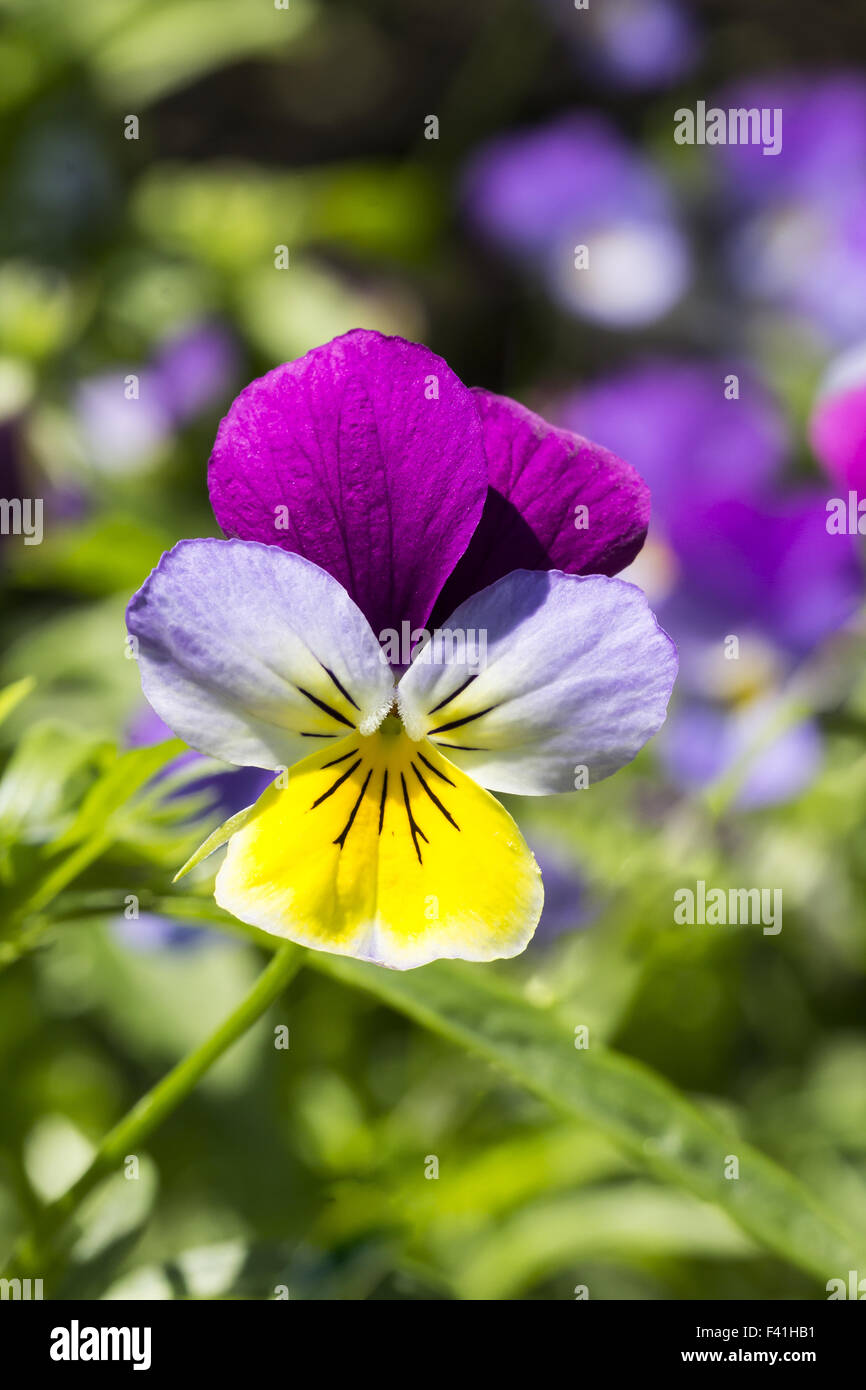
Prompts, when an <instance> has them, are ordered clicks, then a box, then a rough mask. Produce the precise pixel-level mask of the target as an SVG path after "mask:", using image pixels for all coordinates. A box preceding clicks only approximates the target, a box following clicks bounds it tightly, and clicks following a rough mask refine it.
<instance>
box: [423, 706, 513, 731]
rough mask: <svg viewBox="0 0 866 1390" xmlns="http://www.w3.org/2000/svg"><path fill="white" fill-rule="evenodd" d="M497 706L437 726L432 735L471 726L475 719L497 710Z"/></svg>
mask: <svg viewBox="0 0 866 1390" xmlns="http://www.w3.org/2000/svg"><path fill="white" fill-rule="evenodd" d="M496 708H497V706H496V705H488V706H487V708H486V709H480V710H477V711H476V712H475V714H464V716H463V718H462V719H452V720H451V721H450V723H448V724H437V726H436V728H435V729H431V730H430V732H431V734H444V733H446V732H447V730H448V729H459V728H460V727H461V725H463V724H471V723H472V721H473V719H480V718H481V716H482V715H483V714H489V713H490V711H491V710H494V709H496Z"/></svg>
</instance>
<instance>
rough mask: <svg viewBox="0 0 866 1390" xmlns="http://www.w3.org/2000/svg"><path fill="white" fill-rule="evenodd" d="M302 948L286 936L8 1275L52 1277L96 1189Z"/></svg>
mask: <svg viewBox="0 0 866 1390" xmlns="http://www.w3.org/2000/svg"><path fill="white" fill-rule="evenodd" d="M302 961H303V955H302V952H301V950H300V948H299V947H298V946H296V945H294V944H293V943H292V942H286V944H285V945H284V946H282V947H281V948H280V949H279V950H278V951H277V953H276V954H275V955H274V957H273V959H272V960H271V961H270V962H269V963H268V965H267V967H266V969H265V970H264V971H263V972H262V974H261V975H260V976H259V978H258V979H257V980H256V982H255V984H254V985H253V987H252V989H251V990H250V991H249V993H248V994H247V995H246V996H245V998H244V999H242V1001H241V1002H240V1004H239V1005H238V1006H237V1008H236V1009H235V1010H234V1012H233V1013H231V1014H230V1015H229V1017H228V1018H227V1019H225V1020H224V1022H223V1023H221V1024H220V1026H219V1027H218V1028H217V1029H216V1030H215V1031H214V1032H213V1033H212V1034H211V1035H210V1037H208V1038H206V1039H205V1041H204V1042H203V1043H201V1044H200V1045H199V1046H198V1047H197V1048H195V1049H194V1050H193V1051H192V1052H190V1053H189V1054H188V1055H187V1056H186V1057H184V1058H183V1060H182V1061H180V1062H178V1064H177V1065H176V1066H174V1067H172V1069H171V1071H170V1072H168V1073H167V1074H166V1075H165V1076H164V1077H163V1078H162V1080H161V1081H158V1082H157V1084H156V1085H155V1086H153V1087H152V1088H151V1090H149V1091H148V1092H147V1093H146V1094H145V1095H143V1096H142V1097H141V1099H140V1100H139V1101H137V1102H136V1104H135V1105H134V1106H133V1107H132V1109H131V1110H130V1111H129V1112H128V1113H127V1114H126V1115H125V1116H124V1117H123V1119H122V1120H120V1121H119V1122H118V1123H117V1124H116V1125H115V1126H114V1128H113V1129H112V1130H110V1131H109V1133H108V1134H107V1135H106V1136H105V1138H104V1139H103V1141H102V1143H101V1144H100V1146H99V1148H98V1149H97V1151H96V1153H95V1155H94V1157H93V1160H92V1162H91V1164H90V1166H89V1167H88V1168H87V1169H86V1170H85V1171H84V1172H83V1173H82V1174H81V1177H80V1178H78V1179H77V1181H76V1182H74V1183H73V1184H72V1186H71V1187H70V1188H69V1189H68V1190H67V1191H66V1192H64V1193H63V1195H62V1196H61V1197H58V1198H57V1200H56V1201H54V1202H51V1203H50V1204H49V1205H47V1206H46V1207H44V1208H43V1210H42V1212H41V1213H40V1215H39V1217H38V1219H37V1220H36V1222H35V1223H34V1226H33V1229H32V1230H31V1231H30V1232H29V1233H28V1235H27V1236H25V1237H24V1238H22V1240H21V1241H20V1242H19V1244H18V1246H17V1247H16V1249H15V1251H14V1252H13V1255H12V1257H11V1260H10V1263H9V1266H8V1268H7V1269H6V1270H5V1271H4V1275H5V1276H6V1277H10V1278H15V1277H17V1278H26V1277H28V1276H35V1277H39V1278H43V1279H44V1278H46V1277H50V1275H51V1272H52V1270H53V1268H54V1267H55V1265H56V1262H57V1260H58V1258H59V1256H60V1254H61V1253H62V1251H63V1250H64V1249H65V1248H66V1246H67V1244H68V1240H69V1236H68V1228H69V1226H70V1223H71V1221H72V1218H73V1217H74V1216H75V1214H76V1212H77V1211H78V1210H79V1208H80V1207H81V1204H82V1203H83V1201H84V1200H85V1198H86V1197H88V1196H89V1194H90V1193H91V1192H92V1191H93V1189H94V1188H95V1187H96V1186H97V1185H98V1183H100V1182H101V1181H102V1179H103V1178H105V1177H107V1176H108V1175H109V1174H110V1173H111V1172H112V1171H114V1170H116V1169H117V1168H118V1167H119V1165H120V1164H121V1163H122V1162H123V1159H124V1158H125V1156H126V1155H127V1154H129V1153H130V1152H134V1151H135V1150H136V1149H137V1148H138V1147H140V1146H141V1144H142V1143H143V1142H144V1141H145V1140H146V1139H147V1137H148V1135H150V1134H152V1133H153V1131H154V1130H155V1129H157V1128H158V1126H159V1125H160V1124H162V1122H163V1120H165V1119H167V1117H168V1116H169V1115H170V1114H171V1113H172V1111H173V1110H175V1109H177V1107H178V1106H179V1105H180V1104H181V1103H182V1102H183V1101H184V1100H185V1099H186V1097H187V1096H188V1095H189V1094H190V1092H191V1091H192V1090H193V1089H194V1088H195V1086H196V1085H197V1084H198V1082H199V1081H200V1080H201V1078H202V1077H203V1076H204V1075H205V1073H206V1072H207V1071H209V1070H210V1068H211V1067H212V1066H213V1065H214V1063H215V1062H217V1061H219V1059H220V1057H222V1055H223V1054H224V1053H225V1052H227V1051H228V1049H229V1048H230V1047H231V1046H232V1044H233V1043H235V1042H237V1041H238V1040H239V1039H240V1038H241V1037H243V1035H244V1034H245V1033H246V1032H247V1030H248V1029H249V1028H251V1027H252V1025H253V1024H254V1023H256V1022H257V1021H258V1020H259V1019H260V1018H261V1017H262V1015H263V1014H264V1013H265V1011H266V1010H267V1009H268V1008H269V1007H270V1005H271V1004H272V1003H273V1002H274V1000H275V999H277V998H279V996H280V994H282V992H283V990H284V989H285V988H286V986H287V985H288V984H289V983H290V982H291V980H292V979H293V978H294V976H295V975H296V974H297V972H298V970H299V969H300V967H301V964H302Z"/></svg>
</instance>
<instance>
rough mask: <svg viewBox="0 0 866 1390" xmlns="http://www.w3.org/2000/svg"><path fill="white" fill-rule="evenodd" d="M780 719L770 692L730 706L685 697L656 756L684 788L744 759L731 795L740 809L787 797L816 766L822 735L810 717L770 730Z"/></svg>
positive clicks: (718, 775) (802, 787)
mask: <svg viewBox="0 0 866 1390" xmlns="http://www.w3.org/2000/svg"><path fill="white" fill-rule="evenodd" d="M780 717H783V711H782V708H781V703H780V701H779V700H778V699H775V698H773V697H772V696H770V697H768V698H764V699H759V700H756V701H754V702H752V703H749V704H746V705H741V706H734V707H733V708H732V709H728V708H725V707H724V706H720V705H718V704H712V703H710V702H708V701H707V702H704V701H698V700H686V701H685V702H684V703H683V704H682V705H681V706H680V707H679V708H678V709H677V710H676V711H675V712H674V715H673V717H672V718H671V719H670V720H669V722H668V725H667V727H666V729H665V730H664V731H663V737H660V739H659V742H658V752H659V757H660V759H661V762H662V764H663V766H664V767H665V768H666V770H667V773H668V775H669V776H670V778H671V780H672V781H673V782H674V783H675V784H676V785H677V786H679V787H681V788H683V789H684V790H687V791H699V790H700V789H701V788H702V787H705V786H707V785H709V784H710V783H712V782H717V781H719V780H720V779H721V778H723V777H724V776H725V774H726V773H729V772H731V771H733V770H734V769H735V768H736V767H737V765H738V763H739V762H740V760H741V759H743V760H744V767H745V768H746V769H747V770H746V771H744V775H743V780H742V782H741V783H740V785H739V787H738V789H737V793H736V797H735V804H736V805H737V806H738V807H739V808H740V809H742V810H750V809H754V808H755V807H758V806H769V805H775V804H778V803H780V802H784V801H790V800H791V799H792V798H793V797H795V796H798V795H799V794H800V792H802V791H804V790H805V788H806V787H807V786H808V785H809V784H810V782H811V781H812V780H813V778H814V777H815V775H816V773H817V772H818V770H819V768H820V766H821V758H822V744H821V735H820V732H819V730H818V727H817V725H816V724H815V723H813V721H811V720H804V721H802V722H801V723H798V724H795V725H791V726H789V727H786V728H784V729H783V730H782V732H780V733H776V734H773V733H772V732H771V731H772V729H773V724H774V722H775V721H776V720H777V719H780Z"/></svg>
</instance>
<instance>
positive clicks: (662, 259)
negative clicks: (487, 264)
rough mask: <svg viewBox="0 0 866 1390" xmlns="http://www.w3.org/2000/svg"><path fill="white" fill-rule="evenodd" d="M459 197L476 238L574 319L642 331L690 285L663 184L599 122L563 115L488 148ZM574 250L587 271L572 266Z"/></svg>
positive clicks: (468, 173)
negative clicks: (512, 260) (516, 265)
mask: <svg viewBox="0 0 866 1390" xmlns="http://www.w3.org/2000/svg"><path fill="white" fill-rule="evenodd" d="M462 196H463V204H464V207H465V209H466V214H467V216H468V218H469V221H470V222H471V224H472V225H473V226H474V227H475V229H476V230H477V231H478V232H479V233H480V235H481V236H482V237H484V238H485V240H487V241H488V242H490V243H491V244H492V245H494V246H496V247H497V248H498V249H500V250H501V251H503V252H505V253H507V254H509V255H512V256H514V257H516V258H518V259H520V260H522V261H524V262H525V263H526V264H527V265H528V267H529V268H530V269H533V270H534V271H535V272H536V273H537V274H539V275H540V276H541V277H542V278H543V279H544V281H545V283H546V284H547V287H548V290H549V292H550V293H551V294H552V295H553V297H554V298H555V299H556V300H557V301H559V302H560V303H561V304H562V305H563V306H564V307H565V308H566V309H568V310H569V311H571V312H573V313H575V314H578V315H580V316H581V317H584V318H588V319H591V320H593V321H595V322H599V323H604V324H606V325H609V326H611V327H617V328H625V327H630V326H632V325H635V324H643V323H649V322H652V321H653V320H654V319H657V318H659V317H660V316H661V315H662V314H664V313H666V312H667V311H668V310H669V309H670V308H671V307H672V306H673V305H674V304H675V303H676V301H677V300H678V299H679V298H680V296H681V294H682V293H683V291H684V289H685V287H686V284H687V282H688V279H689V275H690V256H689V249H688V246H687V244H686V242H685V239H684V237H683V235H682V232H681V230H680V228H679V226H678V224H677V220H676V215H675V211H674V204H673V200H672V198H671V196H670V192H669V190H668V188H667V185H666V184H665V182H664V180H663V178H662V177H661V175H660V174H659V173H658V171H657V170H656V169H654V168H653V167H652V165H651V164H650V163H649V162H648V161H646V160H645V159H644V158H643V157H642V156H641V155H639V154H638V153H636V152H635V150H633V149H632V148H631V146H630V145H628V144H627V142H625V141H624V140H623V139H622V137H621V136H620V135H619V134H618V133H617V131H616V130H615V129H614V128H613V127H612V126H611V125H609V124H608V123H607V122H606V121H605V120H604V118H603V117H601V116H598V115H594V114H593V115H584V114H573V115H567V116H564V117H560V118H559V119H557V120H556V121H554V122H552V123H551V124H549V125H547V126H541V127H538V128H537V129H534V130H529V131H521V132H517V133H515V134H509V135H505V136H501V137H499V138H498V139H496V140H493V141H491V142H490V143H489V144H488V145H485V146H483V147H482V148H481V149H480V150H478V151H476V153H475V155H474V156H473V157H472V159H471V160H470V162H469V164H468V166H467V168H466V170H465V172H464V176H463V194H462ZM580 246H586V247H588V251H589V255H588V266H587V267H585V268H577V267H576V265H575V253H576V248H577V247H580Z"/></svg>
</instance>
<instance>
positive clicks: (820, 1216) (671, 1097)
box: [307, 952, 866, 1285]
mask: <svg viewBox="0 0 866 1390" xmlns="http://www.w3.org/2000/svg"><path fill="white" fill-rule="evenodd" d="M307 964H308V965H311V966H314V967H315V968H316V969H317V970H320V971H322V972H323V973H325V974H327V975H330V976H331V977H332V978H334V979H337V980H340V981H342V982H343V983H344V984H347V985H351V986H356V987H360V988H362V989H365V990H368V991H369V992H370V993H371V994H373V995H375V996H376V997H377V998H378V999H380V1000H381V1001H382V1002H383V1003H385V1004H388V1005H390V1006H391V1007H392V1008H394V1009H398V1010H399V1011H400V1012H401V1013H404V1014H406V1015H408V1017H410V1018H412V1019H414V1020H415V1021H416V1022H417V1023H420V1024H422V1025H423V1026H424V1027H426V1028H429V1029H431V1030H432V1031H434V1032H436V1033H439V1034H441V1035H442V1036H443V1037H444V1038H447V1039H448V1040H450V1041H451V1042H454V1043H456V1044H458V1045H459V1046H461V1047H465V1048H467V1049H469V1050H470V1051H472V1052H474V1053H477V1054H479V1055H480V1056H482V1057H486V1058H487V1059H488V1060H489V1061H491V1062H493V1063H495V1064H497V1065H498V1066H500V1067H501V1068H502V1069H503V1070H504V1071H506V1072H507V1073H508V1074H509V1075H510V1076H511V1077H512V1078H513V1080H515V1081H516V1082H518V1083H519V1084H520V1085H522V1086H525V1087H526V1088H527V1090H529V1091H532V1092H533V1093H534V1094H535V1095H538V1096H540V1097H542V1098H543V1099H544V1100H546V1101H548V1102H549V1103H550V1105H552V1106H553V1107H555V1108H556V1109H557V1110H559V1111H561V1112H564V1113H565V1114H567V1115H570V1116H571V1117H572V1118H575V1119H579V1120H581V1121H584V1122H586V1123H589V1124H592V1125H594V1126H596V1127H597V1128H598V1129H599V1130H600V1131H601V1132H602V1133H603V1134H606V1135H607V1136H608V1137H610V1138H611V1139H613V1140H615V1141H616V1142H617V1143H618V1144H620V1145H621V1146H622V1148H623V1149H624V1150H625V1151H626V1153H628V1154H630V1155H631V1156H632V1157H634V1158H635V1159H637V1160H638V1161H639V1162H640V1163H641V1164H642V1165H643V1167H645V1168H647V1169H648V1170H649V1171H650V1172H652V1173H654V1174H655V1175H656V1176H657V1177H659V1178H661V1179H662V1180H663V1181H665V1182H669V1183H673V1184H674V1185H676V1186H677V1187H681V1188H683V1189H685V1190H686V1191H688V1192H691V1193H693V1194H694V1195H695V1196H696V1197H699V1198H701V1199H702V1200H703V1201H705V1202H710V1203H713V1204H714V1205H715V1206H717V1207H719V1208H721V1210H723V1211H724V1212H726V1214H727V1215H728V1216H729V1217H731V1218H732V1219H733V1220H734V1221H735V1222H736V1223H737V1224H738V1225H739V1226H740V1227H741V1228H742V1229H743V1230H744V1231H745V1232H746V1233H747V1234H748V1235H750V1236H752V1238H753V1239H754V1240H756V1241H757V1242H758V1243H759V1244H760V1245H762V1246H763V1247H764V1248H766V1249H767V1250H770V1251H772V1252H774V1253H775V1254H776V1255H778V1256H780V1257H781V1258H782V1259H785V1260H788V1261H789V1262H790V1263H791V1264H793V1265H796V1266H798V1267H799V1268H800V1269H803V1270H805V1271H807V1272H808V1273H810V1274H813V1275H814V1276H815V1277H816V1278H817V1279H818V1280H820V1282H821V1284H822V1285H823V1284H825V1283H826V1281H827V1280H828V1279H830V1278H832V1277H835V1276H837V1275H840V1274H841V1275H844V1272H845V1270H848V1269H856V1268H864V1266H866V1237H864V1236H863V1235H862V1233H861V1234H860V1235H858V1234H856V1233H853V1232H852V1233H851V1234H850V1235H848V1234H846V1232H845V1230H844V1229H843V1227H842V1224H841V1222H839V1221H838V1219H837V1218H836V1217H834V1215H832V1214H831V1213H828V1212H826V1211H824V1210H823V1208H822V1207H821V1205H820V1204H819V1203H818V1202H816V1201H815V1200H814V1198H813V1197H812V1196H811V1195H810V1193H809V1192H808V1191H807V1190H806V1189H805V1188H804V1187H803V1186H802V1185H801V1184H800V1182H799V1181H798V1180H797V1179H795V1178H794V1177H792V1175H791V1174H790V1173H788V1172H786V1171H785V1170H784V1169H783V1168H782V1167H780V1166H779V1165H778V1164H776V1163H775V1162H773V1161H772V1160H771V1159H769V1158H767V1157H766V1156H765V1155H764V1154H762V1153H760V1152H758V1151H757V1150H756V1149H753V1148H752V1147H751V1146H750V1145H748V1144H745V1143H743V1141H742V1140H741V1138H740V1136H739V1134H737V1133H736V1131H735V1130H734V1129H733V1128H727V1127H726V1126H725V1125H724V1123H723V1122H721V1121H720V1120H718V1119H717V1118H715V1117H714V1116H713V1117H711V1116H710V1115H708V1114H706V1113H704V1112H703V1111H702V1110H700V1109H698V1107H697V1106H696V1105H694V1104H693V1103H692V1102H691V1101H689V1100H687V1099H686V1098H685V1097H684V1096H683V1095H682V1094H681V1093H680V1092H678V1091H677V1090H676V1089H675V1087H673V1086H671V1085H670V1084H669V1083H668V1082H667V1081H665V1080H664V1079H663V1078H662V1077H660V1076H658V1075H656V1074H655V1073H654V1072H652V1071H651V1070H650V1069H649V1068H648V1067H645V1066H643V1065H642V1064H641V1063H639V1062H637V1061H634V1060H632V1059H631V1058H629V1057H625V1056H622V1055H620V1054H618V1053H616V1052H614V1051H611V1050H610V1049H608V1048H605V1047H603V1046H598V1045H593V1044H591V1045H590V1047H588V1048H586V1049H584V1050H577V1049H576V1048H575V1047H574V1039H573V1037H572V1035H571V1034H570V1033H569V1032H568V1031H567V1029H566V1028H564V1027H563V1025H562V1024H561V1023H559V1022H557V1020H556V1018H555V1017H553V1016H551V1015H550V1014H549V1013H546V1012H545V1011H543V1010H542V1009H539V1008H535V1007H533V1006H532V1005H531V1004H528V1003H526V1001H525V1000H524V999H523V998H521V997H520V996H519V995H518V994H516V993H515V992H514V991H513V990H511V989H510V988H509V987H507V986H506V985H505V984H503V982H502V981H501V980H500V979H498V978H497V977H494V976H493V975H491V974H486V975H482V974H481V970H482V967H477V966H475V967H465V966H461V965H458V964H455V963H452V962H444V961H443V962H438V963H437V964H435V965H429V966H426V967H425V968H424V969H423V970H417V971H411V972H406V973H398V972H396V971H389V970H382V969H378V968H377V967H375V966H369V965H363V964H361V963H360V962H358V961H353V960H348V959H345V958H342V957H339V956H333V955H326V954H325V953H323V952H308V955H307ZM729 1155H733V1156H735V1157H736V1158H737V1160H738V1163H739V1177H737V1178H726V1177H725V1170H726V1165H727V1164H728V1160H729Z"/></svg>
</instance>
